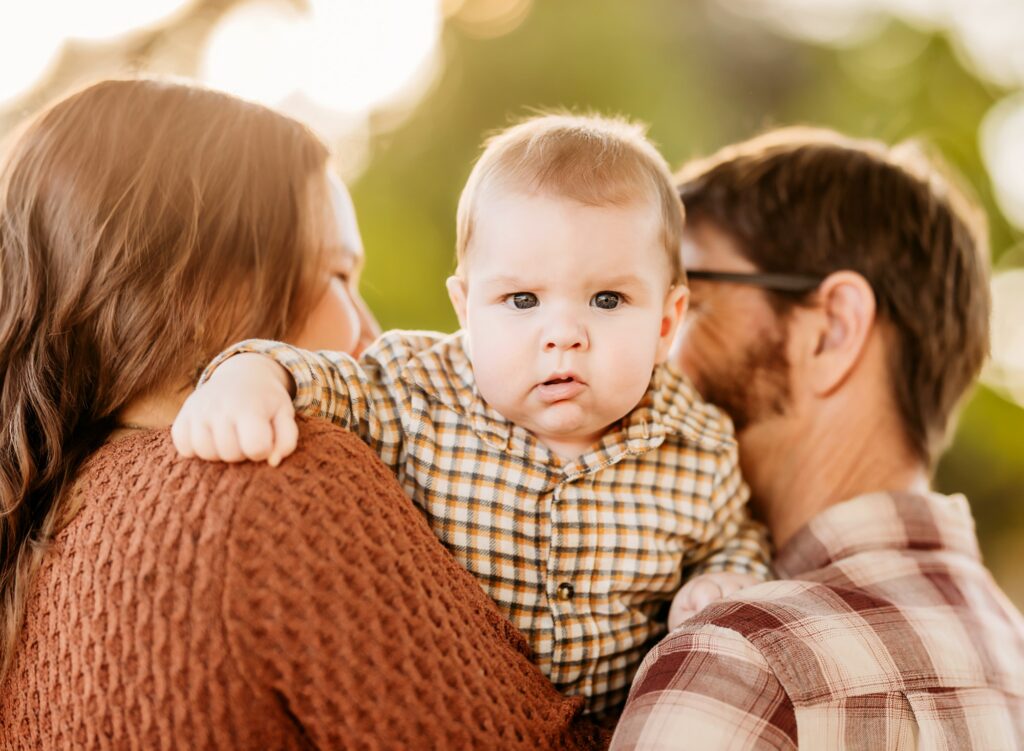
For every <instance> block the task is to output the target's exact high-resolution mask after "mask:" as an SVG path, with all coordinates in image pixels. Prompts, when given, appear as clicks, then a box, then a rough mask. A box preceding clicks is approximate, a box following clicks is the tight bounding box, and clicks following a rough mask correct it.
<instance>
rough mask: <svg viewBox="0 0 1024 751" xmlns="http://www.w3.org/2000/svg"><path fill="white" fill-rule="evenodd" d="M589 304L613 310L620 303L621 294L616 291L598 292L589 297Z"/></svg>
mask: <svg viewBox="0 0 1024 751" xmlns="http://www.w3.org/2000/svg"><path fill="white" fill-rule="evenodd" d="M590 304H591V305H593V306H594V307H595V308H600V309H601V310H615V309H616V308H617V307H619V305H621V304H622V295H620V294H619V293H618V292H598V293H597V294H596V295H594V296H593V297H592V298H590Z"/></svg>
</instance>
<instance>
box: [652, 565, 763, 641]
mask: <svg viewBox="0 0 1024 751" xmlns="http://www.w3.org/2000/svg"><path fill="white" fill-rule="evenodd" d="M761 581H762V580H761V579H758V578H757V577H756V576H752V575H751V574H734V573H730V572H728V571H722V572H719V573H715V574H701V575H700V576H695V577H693V578H692V579H690V581H688V582H686V584H684V585H683V586H682V588H681V589H680V590H679V591H678V592H676V596H675V597H674V598H673V600H672V607H671V608H670V609H669V611H668V628H669V631H672V630H673V629H675V627H676V626H678V625H679V624H681V623H682V622H683V621H685V620H686V619H687V618H689V617H691V616H693V615H696V614H697V613H698V612H700V611H701V610H703V609H704V608H705V607H707V606H708V605H710V604H711V603H712V602H714V601H715V600H721V599H722V598H723V597H728V596H729V595H731V594H732V593H733V592H737V591H739V590H741V589H743V588H744V587H752V586H753V585H755V584H760V583H761Z"/></svg>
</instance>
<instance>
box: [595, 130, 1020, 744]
mask: <svg viewBox="0 0 1024 751" xmlns="http://www.w3.org/2000/svg"><path fill="white" fill-rule="evenodd" d="M680 193H681V195H682V198H683V202H684V203H685V204H686V208H687V214H688V231H687V237H686V242H685V245H684V262H685V265H686V267H687V269H689V270H690V285H691V292H692V298H691V313H690V315H689V319H688V323H687V324H686V326H685V327H684V329H683V330H682V332H681V333H680V336H679V339H678V341H677V348H676V352H675V357H676V362H677V363H678V364H679V365H680V366H681V367H682V368H683V369H684V370H685V371H686V372H687V373H688V375H690V377H691V378H692V379H693V380H694V382H695V385H696V386H697V387H698V388H699V389H700V390H701V391H702V392H703V393H704V395H705V396H706V397H707V398H708V399H709V400H710V401H712V402H715V403H717V404H719V405H720V406H721V407H723V408H724V409H726V410H727V411H728V412H729V413H730V414H731V415H732V417H733V419H734V421H735V423H736V428H737V434H738V437H739V442H740V461H741V466H742V468H743V471H744V473H745V475H746V478H747V481H748V482H749V484H750V486H751V490H752V496H753V499H754V500H753V503H754V508H755V511H756V512H758V513H759V514H760V515H761V516H762V517H763V518H764V520H765V521H766V523H767V524H768V526H769V528H770V529H771V531H772V533H773V536H774V539H775V543H776V547H777V551H778V555H777V558H776V569H777V572H778V574H779V576H780V577H781V579H780V581H778V582H771V583H768V584H763V585H759V586H757V587H753V588H750V589H746V590H743V591H742V592H740V593H739V594H738V595H735V596H733V597H731V598H729V599H727V600H724V601H720V602H718V603H716V604H713V605H711V606H710V607H708V608H705V609H704V610H702V611H701V612H700V613H699V614H697V615H696V616H695V617H693V618H691V619H690V620H689V621H688V622H687V623H686V624H685V625H683V626H682V627H680V628H679V629H677V630H676V631H674V632H673V633H671V634H670V635H669V636H668V637H666V639H664V640H663V641H662V642H661V643H660V644H659V645H658V646H657V647H656V648H655V649H654V650H652V651H651V653H650V654H649V655H648V657H647V658H646V659H645V661H644V664H643V666H642V667H641V668H640V671H639V672H638V674H637V676H636V678H635V680H634V682H633V687H632V691H631V694H630V700H629V703H628V705H627V708H626V711H625V713H624V715H623V717H622V720H621V723H620V724H619V726H618V729H617V731H616V734H615V737H614V740H613V744H612V747H613V748H614V749H627V748H639V749H671V748H687V749H702V750H703V749H762V748H764V749H768V748H772V749H792V748H797V747H799V748H802V749H838V748H843V749H852V748H863V749H885V748H942V749H1004V748H1020V747H1022V746H1024V618H1022V617H1021V615H1020V613H1019V612H1018V611H1016V610H1015V609H1014V608H1013V607H1012V606H1011V605H1010V603H1009V601H1008V600H1007V599H1006V597H1005V596H1004V595H1003V594H1002V592H1000V590H999V589H998V587H997V586H996V585H995V583H994V582H993V581H992V578H991V576H990V575H989V573H988V572H987V571H986V570H985V569H984V567H983V566H982V564H981V561H980V558H979V555H978V548H977V540H976V537H975V535H974V528H973V522H972V519H971V516H970V512H969V510H968V507H967V503H966V500H965V499H964V498H963V497H962V496H952V497H948V496H942V495H939V494H936V493H932V492H930V491H929V490H928V486H929V479H930V476H931V469H932V466H933V464H934V460H935V458H936V456H937V454H938V453H939V451H940V450H941V448H942V446H943V441H944V439H945V436H946V435H947V432H948V430H949V427H950V422H951V418H952V415H953V413H954V412H955V409H956V407H957V404H958V403H959V401H960V399H961V397H962V396H963V394H964V393H965V391H966V390H967V389H968V388H969V387H970V386H971V384H972V382H973V380H974V378H975V377H976V375H977V373H978V370H979V369H980V367H981V364H982V361H983V359H984V357H985V355H986V352H987V348H988V310H989V296H988V278H987V264H986V262H985V259H984V255H983V254H984V249H985V241H984V236H983V235H984V232H983V222H979V221H978V218H979V217H978V213H977V212H976V211H972V210H971V209H970V208H969V207H968V206H967V204H966V201H965V200H964V199H963V197H962V196H961V194H960V193H959V192H958V191H956V190H955V188H954V187H953V186H952V185H951V184H950V182H949V181H947V180H944V179H943V178H942V177H941V176H940V175H939V174H938V173H937V171H936V170H935V169H934V168H933V167H930V166H928V165H927V164H926V163H924V162H923V160H921V158H920V157H919V155H916V154H915V153H914V152H913V151H911V150H909V149H906V148H895V149H889V148H886V147H884V146H882V145H881V144H876V143H869V142H862V141H854V140H852V139H847V138H843V137H841V136H839V135H838V134H835V133H831V132H826V131H811V130H807V129H787V130H783V131H778V132H775V133H772V134H768V135H766V136H762V137H760V138H756V139H754V140H752V141H749V142H747V143H744V144H741V145H739V146H735V147H731V148H728V149H726V150H724V151H722V152H720V153H719V154H718V155H716V156H715V157H713V158H711V159H710V160H708V161H705V162H703V163H699V164H695V165H692V166H691V167H690V168H689V169H687V170H686V171H685V172H684V174H683V175H682V176H681V184H680Z"/></svg>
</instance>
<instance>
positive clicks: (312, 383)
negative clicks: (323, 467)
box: [172, 340, 402, 467]
mask: <svg viewBox="0 0 1024 751" xmlns="http://www.w3.org/2000/svg"><path fill="white" fill-rule="evenodd" d="M370 354H371V353H369V352H368V353H367V356H366V358H365V359H364V361H363V365H365V366H366V367H365V368H364V367H363V365H361V364H360V363H357V362H356V361H355V360H354V359H353V358H351V357H350V356H349V355H346V354H344V353H337V352H308V351H306V350H302V349H298V348H296V347H292V346H290V345H287V344H281V343H279V342H269V341H260V340H250V341H246V342H242V343H240V344H237V345H235V346H233V347H231V348H230V349H228V350H226V351H225V352H223V353H222V354H221V355H219V356H218V357H217V358H216V359H215V360H214V361H213V362H212V363H211V364H210V366H209V367H208V368H207V369H206V371H205V372H204V374H203V377H202V378H201V379H200V382H199V383H200V385H199V387H198V388H197V389H196V391H195V392H194V393H193V394H192V395H191V396H190V397H189V398H188V399H187V400H186V402H185V404H184V406H183V407H182V410H181V412H180V413H179V415H178V418H177V419H176V420H175V423H174V427H173V428H172V437H173V439H174V442H175V446H176V447H177V448H178V451H179V453H181V454H182V455H184V456H199V457H200V458H203V459H208V460H221V461H244V460H246V459H251V460H254V461H261V460H263V459H267V460H268V461H269V462H270V463H271V464H276V463H278V462H280V460H281V459H283V458H284V457H286V456H288V455H289V454H290V453H291V452H292V451H294V450H295V445H296V441H297V437H298V432H297V429H296V427H295V412H296V410H297V411H298V412H299V413H300V414H303V415H308V416H316V417H324V418H327V419H329V420H331V421H332V422H334V423H336V424H338V425H341V426H342V427H346V428H349V429H350V430H352V431H353V432H354V433H356V434H357V435H358V436H359V437H360V438H362V439H363V440H364V441H366V442H367V443H368V444H369V445H370V446H371V448H373V449H374V450H376V451H377V453H378V454H380V455H381V458H382V459H384V461H385V462H386V463H388V464H389V465H391V466H392V467H394V466H395V465H396V463H397V461H398V453H399V450H400V446H401V443H402V441H401V438H402V431H401V420H400V416H399V414H398V407H397V399H396V397H395V395H394V394H393V393H392V386H393V384H388V383H387V382H386V381H387V379H386V377H385V375H384V370H385V369H384V368H383V366H381V365H380V363H379V362H377V361H376V360H375V359H373V358H372V357H371V356H370Z"/></svg>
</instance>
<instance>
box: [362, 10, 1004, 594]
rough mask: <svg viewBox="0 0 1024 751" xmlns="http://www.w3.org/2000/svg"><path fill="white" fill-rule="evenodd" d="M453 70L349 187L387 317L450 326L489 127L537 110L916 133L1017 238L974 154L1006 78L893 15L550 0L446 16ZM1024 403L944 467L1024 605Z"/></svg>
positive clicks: (965, 430) (707, 142)
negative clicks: (799, 37) (749, 13)
mask: <svg viewBox="0 0 1024 751" xmlns="http://www.w3.org/2000/svg"><path fill="white" fill-rule="evenodd" d="M443 49H444V55H445V57H446V63H445V68H444V72H443V74H442V76H441V78H440V80H439V81H438V83H437V84H436V86H435V89H434V90H433V91H432V92H430V93H428V95H427V96H426V97H425V98H424V100H423V102H422V104H421V105H420V106H419V107H418V108H417V109H416V110H415V111H414V112H413V113H412V115H411V116H410V117H409V118H408V119H407V120H406V121H405V122H404V123H403V124H402V125H401V126H400V127H399V128H398V129H397V130H394V131H391V132H389V133H387V134H386V135H381V136H378V137H377V138H376V141H375V144H374V157H373V160H372V161H371V163H370V166H369V169H368V170H367V172H366V173H365V174H364V175H363V176H362V177H361V178H360V179H359V180H358V182H357V183H356V184H355V185H354V186H353V193H354V198H355V202H356V206H357V208H358V211H359V216H360V221H361V224H362V229H363V234H364V239H365V241H366V245H367V248H368V249H369V256H368V266H367V272H366V275H365V283H364V291H365V295H366V298H367V300H368V302H369V303H370V305H371V306H372V307H373V308H374V310H375V311H377V312H378V314H379V316H380V318H381V321H382V323H383V324H384V325H385V326H386V327H406V328H437V329H444V330H451V329H453V328H454V327H455V325H456V324H455V319H454V316H453V314H452V312H451V309H450V305H449V303H448V300H447V297H446V295H445V291H444V279H445V277H446V276H447V275H448V274H449V273H450V272H451V270H452V268H453V252H454V245H455V210H456V205H457V203H458V196H459V192H460V190H461V188H462V184H463V182H464V180H465V178H466V176H467V175H468V173H469V170H470V168H471V166H472V162H473V160H474V159H475V157H476V155H477V154H478V151H479V144H480V141H481V140H482V138H483V137H484V136H485V135H486V134H487V133H488V132H491V131H493V130H495V129H498V128H501V127H503V126H504V125H506V124H508V123H509V122H511V121H513V120H514V119H517V118H519V117H522V116H525V115H528V114H530V113H531V112H532V111H534V110H535V109H537V108H548V107H551V108H558V107H569V108H574V109H577V110H588V109H593V110H598V111H601V112H605V113H609V112H611V113H623V114H626V115H629V116H631V117H634V118H638V119H640V120H643V121H645V122H647V123H649V124H650V126H651V127H650V133H651V135H652V137H653V138H654V140H655V141H656V142H657V143H658V144H659V145H660V147H661V148H662V151H663V153H664V154H665V156H666V157H667V159H668V160H669V162H670V164H672V165H673V166H676V165H679V164H681V163H682V162H684V161H685V160H686V159H688V158H690V157H693V156H696V155H700V154H705V153H707V152H709V151H711V150H714V149H716V148H717V147H719V146H721V145H724V144H726V143H729V142H731V141H735V140H737V139H741V138H745V137H748V136H750V135H752V134H753V133H755V132H758V131H760V130H763V129H765V128H767V127H771V126H775V125H780V124H789V123H813V124H820V125H825V126H829V127H833V128H837V129H839V130H842V131H845V132H848V133H851V134H853V135H858V136H867V137H875V138H881V139H884V140H886V141H897V140H901V139H905V138H920V139H923V140H925V141H926V142H928V143H930V144H931V145H933V146H934V147H936V148H937V149H938V150H939V151H941V152H942V154H944V156H945V157H946V158H947V159H948V160H949V162H950V163H951V164H952V165H953V166H954V168H955V169H956V170H957V171H959V172H960V173H961V174H962V175H963V176H964V177H965V179H966V180H967V182H968V183H969V184H970V185H971V186H973V188H974V190H975V191H976V193H977V195H978V197H979V199H980V200H981V201H982V203H983V204H984V205H985V207H986V209H987V210H988V212H989V215H990V217H991V224H992V246H993V249H994V257H996V258H998V257H999V256H1000V255H1001V254H1002V253H1003V252H1004V251H1006V250H1007V249H1009V248H1011V247H1012V246H1013V245H1014V244H1015V243H1017V242H1019V240H1020V238H1019V234H1018V233H1016V232H1015V231H1014V230H1012V228H1011V227H1009V226H1008V225H1007V224H1006V222H1005V221H1004V220H1003V219H1002V217H1001V216H1000V214H999V211H998V209H997V208H996V206H995V204H994V202H993V199H992V194H991V189H990V185H989V181H988V177H987V175H986V172H985V169H984V167H983V165H982V162H981V158H980V156H979V152H978V126H979V124H980V122H981V120H982V117H983V116H984V114H985V113H986V112H987V110H988V109H989V108H990V107H991V106H992V104H993V103H994V102H995V101H996V100H997V99H998V98H999V97H1000V96H1001V95H1002V94H1003V93H1004V92H1002V91H1000V90H998V89H996V88H993V87H990V86H987V85H985V84H984V83H982V82H981V81H979V80H978V79H977V78H976V77H975V76H974V75H973V74H972V73H971V72H970V71H968V70H966V69H965V68H964V67H963V66H962V65H961V63H960V62H959V60H958V59H957V57H956V55H955V54H954V53H953V51H952V50H951V49H950V47H949V45H948V44H947V42H946V41H945V39H944V38H942V37H940V36H933V35H929V34H926V33H922V32H920V31H917V30H915V29H912V28H910V27H907V26H905V25H902V24H900V23H897V22H893V23H890V24H889V25H888V26H887V27H886V29H885V30H884V31H883V32H882V33H881V34H880V35H879V36H877V37H876V38H873V39H872V40H870V41H868V42H866V43H864V44H861V45H858V46H856V47H852V48H849V49H829V48H823V47H816V46H811V45H806V44H802V43H800V42H795V41H791V40H788V39H784V38H781V37H779V36H776V35H773V34H771V33H770V32H768V31H765V30H763V29H762V28H760V27H758V26H755V25H753V24H751V23H748V22H745V21H744V20H743V19H739V18H736V17H733V16H731V15H728V14H727V13H726V12H725V11H723V10H722V9H721V8H719V7H718V6H717V5H715V4H713V3H710V2H708V3H700V2H678V0H644V2H631V3H623V2H619V1H617V0H540V1H539V2H536V3H535V4H534V9H533V11H532V12H531V13H530V15H529V16H527V18H526V20H525V22H524V23H523V24H522V25H521V26H520V27H519V28H517V29H516V30H514V31H513V32H511V33H510V34H508V35H506V36H503V37H500V38H498V39H487V40H480V39H474V38H471V37H469V36H467V35H466V34H464V33H462V32H460V30H459V29H458V27H457V25H449V26H448V27H447V28H446V31H445V35H444V39H443ZM1022 436H1024V410H1022V409H1021V408H1020V407H1018V406H1017V405H1015V404H1013V403H1011V402H1008V401H1005V400H1003V399H1001V398H1000V397H998V396H996V395H995V394H993V393H992V392H990V391H987V390H986V389H984V388H981V387H979V388H978V389H977V391H976V394H975V395H974V397H973V398H972V399H971V400H970V401H969V402H968V404H967V405H966V407H965V409H964V412H963V416H962V420H961V423H960V427H959V430H958V432H957V434H956V437H955V440H954V442H953V444H952V447H951V449H950V451H949V452H948V453H947V455H946V456H945V458H944V459H943V461H942V463H941V465H940V467H939V469H938V473H937V477H936V486H937V488H938V489H939V490H942V491H945V492H953V491H958V492H964V493H966V495H967V496H968V498H969V499H970V500H971V503H972V505H973V507H974V509H975V513H976V516H977V523H978V530H979V534H980V537H981V540H982V544H983V549H984V553H985V557H986V561H987V562H988V563H989V565H990V566H991V567H992V568H993V570H994V573H995V575H996V577H997V579H999V581H1000V582H1001V584H1002V585H1003V586H1004V587H1005V588H1006V590H1007V591H1008V592H1009V593H1010V595H1011V598H1012V599H1013V600H1014V601H1015V602H1016V603H1017V604H1018V605H1019V606H1024V572H1022V571H1021V569H1022V565H1021V564H1022V563H1024V553H1022V552H1021V551H1022V550H1024V461H1021V445H1022V440H1021V438H1022Z"/></svg>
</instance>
